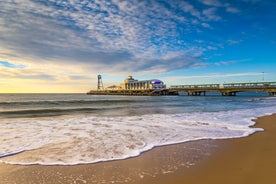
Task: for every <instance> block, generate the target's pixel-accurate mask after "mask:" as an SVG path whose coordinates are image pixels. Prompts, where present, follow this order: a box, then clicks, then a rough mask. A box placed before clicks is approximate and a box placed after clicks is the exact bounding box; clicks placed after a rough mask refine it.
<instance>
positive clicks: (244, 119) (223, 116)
mask: <svg viewBox="0 0 276 184" xmlns="http://www.w3.org/2000/svg"><path fill="white" fill-rule="evenodd" d="M274 111H275V110H274V108H273V107H266V108H255V109H249V110H246V109H244V110H230V111H221V112H192V113H182V114H152V115H141V116H113V117H108V116H106V117H100V116H82V117H63V118H61V117H59V118H57V117H55V118H54V117H52V118H47V119H25V120H23V119H21V120H20V119H11V120H6V121H5V122H1V137H0V142H1V147H0V161H1V162H5V163H10V164H23V165H30V164H41V165H75V164H84V163H95V162H101V161H110V160H118V159H125V158H129V157H134V156H138V155H140V154H141V153H142V152H144V151H147V150H150V149H152V148H154V147H156V146H162V145H169V144H175V143H182V142H187V141H193V140H200V139H226V138H238V137H244V136H248V135H250V134H252V133H254V132H256V131H261V130H262V129H260V128H252V127H250V126H251V125H253V124H254V122H253V121H252V119H253V118H256V117H258V116H263V115H268V114H271V113H273V112H274Z"/></svg>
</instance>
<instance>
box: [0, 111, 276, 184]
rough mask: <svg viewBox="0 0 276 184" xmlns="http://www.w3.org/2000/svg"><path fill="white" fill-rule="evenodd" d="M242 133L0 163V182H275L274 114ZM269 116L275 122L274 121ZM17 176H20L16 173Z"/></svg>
mask: <svg viewBox="0 0 276 184" xmlns="http://www.w3.org/2000/svg"><path fill="white" fill-rule="evenodd" d="M254 121H255V122H256V124H255V125H254V126H253V127H256V128H263V129H264V131H261V132H256V133H254V134H253V135H250V136H247V137H243V138H233V139H224V140H198V141H191V142H185V143H179V144H174V145H167V146H160V147H155V148H154V149H153V150H150V151H147V152H144V153H143V154H141V155H140V156H138V157H133V158H129V159H125V160H117V161H110V162H100V163H95V164H83V165H74V166H41V165H30V166H22V165H9V164H3V163H0V181H1V182H3V183H145V184H147V183H176V184H177V183H184V182H187V183H207V184H208V183H222V182H223V183H250V184H252V183H266V184H269V183H271V184H272V183H275V182H276V179H274V178H275V177H274V175H275V174H274V172H273V171H275V170H276V159H275V158H274V157H275V155H276V146H275V145H276V143H274V142H275V141H276V114H274V115H270V116H264V117H260V118H257V119H256V120H254ZM274 122H275V123H274ZM18 176H20V177H18Z"/></svg>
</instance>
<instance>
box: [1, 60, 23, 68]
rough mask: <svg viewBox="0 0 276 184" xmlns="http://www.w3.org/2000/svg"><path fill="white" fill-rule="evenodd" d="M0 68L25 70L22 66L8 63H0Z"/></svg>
mask: <svg viewBox="0 0 276 184" xmlns="http://www.w3.org/2000/svg"><path fill="white" fill-rule="evenodd" d="M0 66H3V67H6V68H25V67H26V66H25V65H22V64H14V63H11V62H8V61H0Z"/></svg>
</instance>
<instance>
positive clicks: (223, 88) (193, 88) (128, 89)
mask: <svg viewBox="0 0 276 184" xmlns="http://www.w3.org/2000/svg"><path fill="white" fill-rule="evenodd" d="M246 91H253V92H254V91H255V92H266V93H268V94H269V96H276V82H249V83H224V84H196V85H172V86H170V88H166V85H165V84H164V82H163V81H161V80H158V79H150V80H141V81H139V80H137V79H134V78H133V77H132V76H128V78H126V79H125V80H124V83H122V84H120V85H119V86H116V85H112V86H109V87H107V88H104V87H103V82H102V76H101V75H98V85H97V90H90V91H89V92H87V94H88V95H125V96H168V95H179V93H183V92H185V93H187V95H188V96H206V94H207V93H208V92H217V93H220V94H221V95H222V96H236V95H237V93H240V92H246Z"/></svg>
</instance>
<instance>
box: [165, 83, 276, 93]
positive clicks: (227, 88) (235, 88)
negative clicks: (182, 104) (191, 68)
mask: <svg viewBox="0 0 276 184" xmlns="http://www.w3.org/2000/svg"><path fill="white" fill-rule="evenodd" d="M170 90H175V91H178V92H186V93H187V94H188V96H201V95H203V96H205V95H206V93H207V92H219V93H221V95H222V96H236V94H237V93H239V92H246V91H255V92H267V93H268V94H269V96H276V82H252V83H225V84H201V85H173V86H171V87H170Z"/></svg>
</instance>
